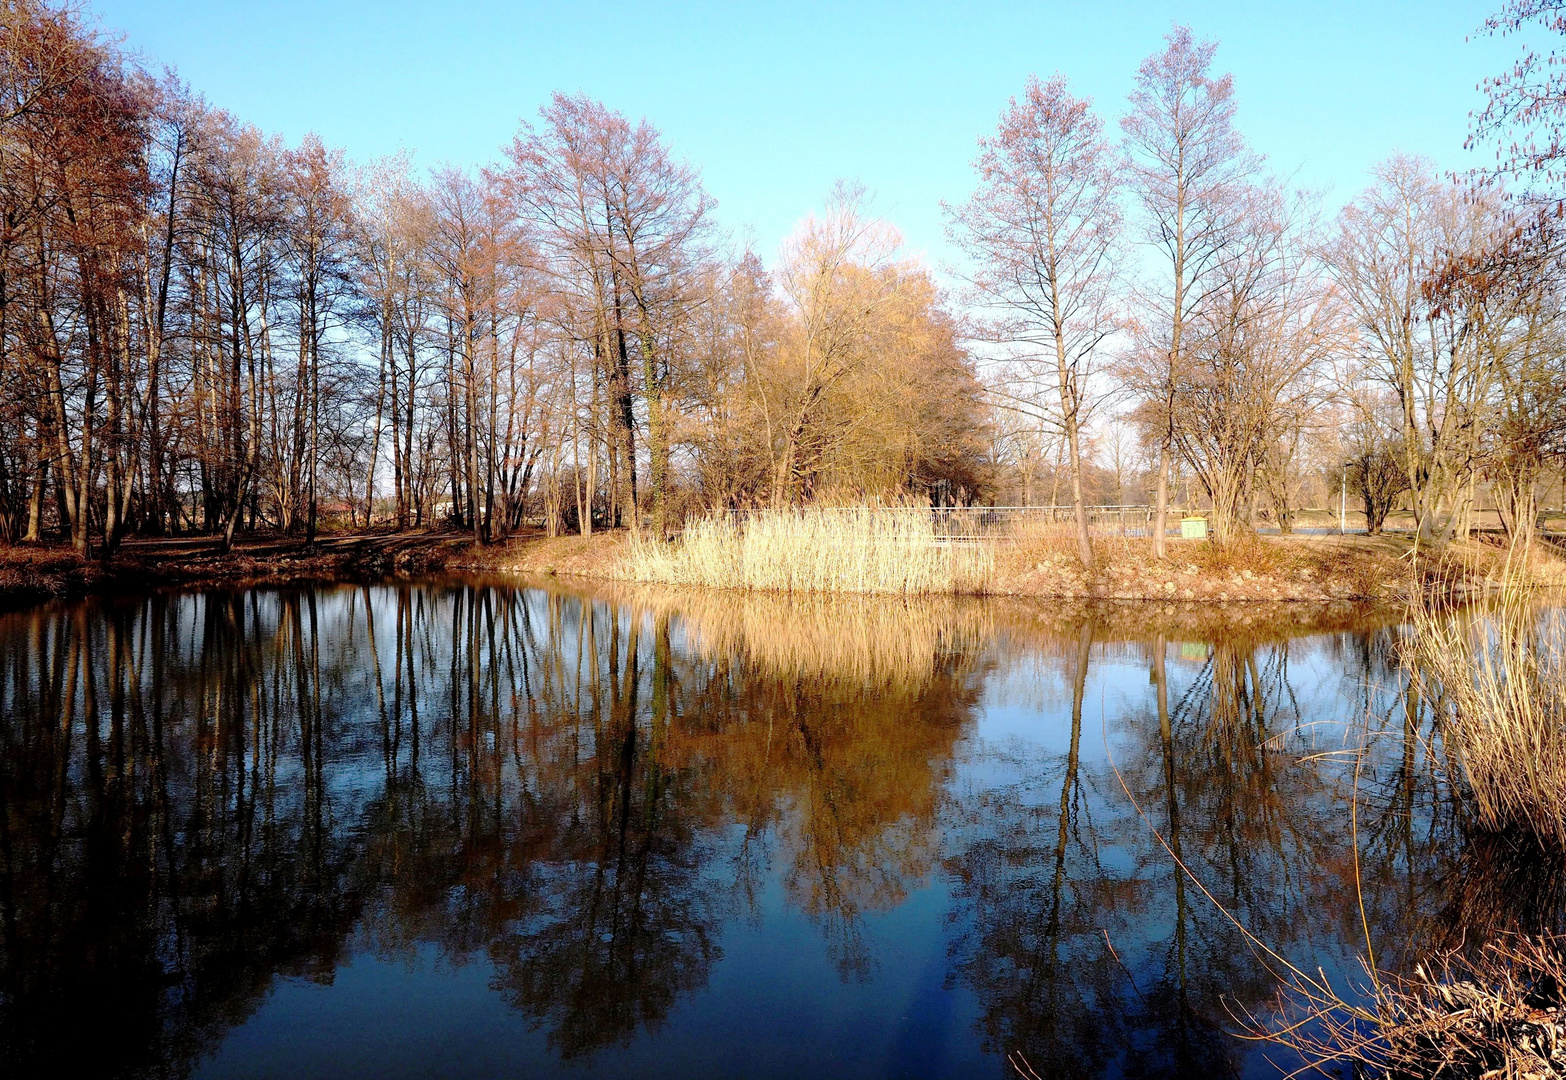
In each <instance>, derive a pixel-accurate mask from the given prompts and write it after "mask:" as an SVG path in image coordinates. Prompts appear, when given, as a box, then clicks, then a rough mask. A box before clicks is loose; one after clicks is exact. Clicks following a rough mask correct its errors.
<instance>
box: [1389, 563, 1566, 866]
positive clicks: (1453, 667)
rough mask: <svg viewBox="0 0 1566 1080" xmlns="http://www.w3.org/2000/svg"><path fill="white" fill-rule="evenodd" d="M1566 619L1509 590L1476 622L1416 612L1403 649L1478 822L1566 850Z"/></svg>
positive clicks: (1518, 592)
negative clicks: (1409, 641)
mask: <svg viewBox="0 0 1566 1080" xmlns="http://www.w3.org/2000/svg"><path fill="white" fill-rule="evenodd" d="M1563 646H1566V619H1563V618H1562V616H1561V612H1560V610H1559V609H1555V610H1552V611H1550V612H1549V613H1548V614H1541V613H1540V612H1539V609H1538V608H1537V607H1536V605H1535V604H1534V603H1533V601H1532V598H1531V597H1530V595H1529V594H1528V593H1527V592H1525V591H1523V590H1520V589H1507V590H1504V591H1503V592H1502V594H1501V597H1500V600H1499V601H1498V603H1497V604H1496V605H1495V606H1494V607H1493V608H1491V609H1489V610H1487V611H1485V612H1483V613H1481V614H1480V615H1478V616H1477V617H1465V616H1463V615H1454V614H1443V613H1441V612H1439V611H1433V610H1430V609H1425V608H1421V609H1419V610H1418V611H1416V613H1415V619H1414V636H1413V644H1412V648H1411V649H1410V650H1409V664H1410V668H1411V674H1412V677H1413V679H1414V680H1415V681H1416V684H1417V685H1419V686H1420V687H1421V689H1422V690H1423V691H1424V692H1425V693H1426V694H1427V696H1428V697H1429V698H1430V699H1431V700H1432V701H1434V702H1435V703H1436V706H1437V708H1438V710H1439V712H1440V722H1441V731H1442V735H1443V739H1444V743H1445V746H1446V748H1447V752H1448V754H1449V755H1450V756H1451V758H1452V761H1453V763H1454V765H1455V766H1456V767H1457V768H1458V769H1459V770H1460V771H1461V775H1462V776H1463V778H1464V780H1465V781H1466V787H1467V790H1468V792H1469V794H1470V795H1471V797H1472V799H1473V804H1474V808H1475V810H1476V812H1477V815H1478V818H1479V821H1480V824H1481V825H1483V826H1484V827H1485V828H1488V829H1495V830H1501V829H1515V828H1523V829H1528V830H1531V831H1532V832H1533V834H1534V835H1535V836H1537V837H1538V838H1539V840H1540V841H1541V843H1543V844H1545V845H1546V846H1548V847H1550V848H1552V849H1555V850H1566V647H1563Z"/></svg>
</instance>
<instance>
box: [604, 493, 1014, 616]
mask: <svg viewBox="0 0 1566 1080" xmlns="http://www.w3.org/2000/svg"><path fill="white" fill-rule="evenodd" d="M994 568H995V552H994V549H993V547H992V546H991V545H989V544H985V543H948V542H945V541H943V540H941V539H940V538H939V537H937V536H936V535H935V530H934V528H933V526H932V524H931V521H930V518H929V516H928V515H926V514H920V513H887V512H881V511H876V510H870V509H831V508H811V509H805V510H784V511H775V512H760V513H757V514H755V515H752V516H750V517H748V518H746V519H745V520H743V521H735V520H732V519H730V518H728V517H724V516H721V515H719V516H710V517H706V518H701V519H699V520H697V521H695V522H692V523H691V524H689V525H687V526H686V528H685V532H684V535H683V536H681V537H680V539H678V540H676V541H674V542H672V543H661V542H659V541H657V540H652V539H647V538H638V539H633V540H632V542H631V543H630V544H629V545H628V550H627V552H626V556H625V559H624V561H623V563H622V564H621V569H622V571H623V572H624V574H625V576H627V577H628V578H630V579H631V580H634V581H644V582H656V583H659V584H665V585H699V586H708V587H712V588H719V589H744V590H752V591H764V592H780V593H880V594H892V595H905V596H906V595H931V594H941V593H947V594H951V593H983V592H985V591H987V588H988V586H989V582H990V578H991V576H992V575H993V573H994Z"/></svg>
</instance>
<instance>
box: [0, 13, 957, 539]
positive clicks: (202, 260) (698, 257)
mask: <svg viewBox="0 0 1566 1080" xmlns="http://www.w3.org/2000/svg"><path fill="white" fill-rule="evenodd" d="M4 17H5V20H6V21H5V25H4V27H3V30H0V32H3V34H4V40H3V47H0V78H3V80H4V88H3V94H4V103H3V105H0V201H3V206H0V213H3V214H4V219H5V231H4V234H3V238H0V411H3V417H4V423H3V425H0V538H3V539H5V540H18V539H24V540H33V539H39V538H41V537H42V536H43V535H45V534H46V533H47V532H48V531H50V530H58V531H59V532H60V533H62V534H64V535H68V536H69V537H70V539H71V540H72V542H73V543H74V544H75V546H76V547H77V548H78V549H79V550H82V551H86V550H87V549H88V547H89V546H90V545H94V544H96V545H100V546H101V550H103V551H105V552H107V551H112V550H113V548H114V546H115V545H116V544H117V543H118V542H119V540H120V539H121V538H122V537H123V536H124V535H126V533H127V532H129V531H132V530H137V531H143V532H148V533H161V532H167V531H171V530H202V531H207V532H219V533H221V534H223V535H224V536H225V538H227V539H228V540H231V539H232V537H233V535H234V533H235V532H236V530H238V529H241V528H243V529H255V528H262V527H272V528H279V529H283V530H290V531H292V530H302V531H303V532H304V533H305V534H306V535H307V536H308V537H309V538H311V539H312V540H313V538H314V535H315V531H316V528H317V523H318V520H319V519H320V517H321V515H322V514H323V513H328V512H330V513H331V514H333V515H334V516H336V517H338V518H347V519H348V520H350V521H352V522H354V523H368V522H369V521H370V520H371V518H372V516H373V515H374V514H375V513H376V512H377V508H378V507H380V508H382V509H383V510H384V512H385V514H386V515H387V516H389V517H390V518H391V519H392V520H394V521H395V523H396V525H397V526H399V527H408V526H417V525H429V524H433V523H436V522H438V521H450V522H452V523H454V524H456V525H458V526H460V527H462V528H465V529H470V530H471V531H472V532H473V535H474V536H475V538H476V539H478V540H480V541H487V540H489V539H492V538H496V537H500V536H504V535H506V534H507V533H508V532H509V531H511V530H513V529H515V528H517V527H518V526H519V525H521V524H522V523H523V521H524V520H528V519H534V520H537V519H542V520H543V521H544V522H545V523H546V525H547V526H548V527H549V528H550V529H551V530H554V529H557V528H560V527H562V526H564V525H567V524H569V525H574V526H576V527H579V528H581V529H582V530H583V531H590V530H591V528H592V527H593V524H594V522H595V521H597V522H599V523H608V524H627V525H629V526H631V527H633V528H635V527H637V526H638V525H639V524H640V523H641V522H642V520H643V518H644V517H648V516H650V520H651V523H652V527H653V528H654V529H655V530H657V531H659V532H662V531H664V530H665V529H666V528H667V527H668V525H669V522H670V520H671V517H670V515H671V514H674V513H678V512H680V511H682V510H683V508H684V507H685V506H686V505H689V504H691V503H693V502H699V503H702V504H707V505H713V504H718V505H742V504H744V505H751V504H767V505H774V506H780V505H788V504H792V503H797V502H800V501H804V500H809V499H812V498H818V497H821V496H822V495H823V494H825V493H828V492H833V491H843V492H848V493H852V494H854V495H863V494H879V493H907V492H922V493H927V494H933V495H935V496H936V497H938V498H958V499H971V498H973V497H975V496H976V495H977V494H978V492H979V488H980V485H981V463H982V459H983V455H984V450H985V448H984V445H983V441H982V440H983V435H984V424H983V420H982V407H981V401H980V387H979V385H978V383H977V381H976V379H975V377H974V373H973V370H972V367H971V365H970V362H969V359H968V357H967V354H966V353H965V352H964V351H963V350H962V349H961V348H960V347H959V344H958V340H959V334H958V328H957V323H956V320H955V319H954V318H953V316H952V315H951V314H950V312H949V311H948V310H947V309H946V307H945V305H944V301H943V298H942V296H941V293H940V291H939V290H938V289H937V288H936V286H935V284H934V282H933V281H932V279H931V278H930V276H929V274H928V273H927V272H926V271H925V270H924V269H922V268H921V267H920V266H918V265H917V264H916V263H914V262H912V261H910V260H908V259H905V258H902V257H901V256H900V255H899V252H898V246H899V241H898V238H897V237H896V235H895V234H894V233H893V232H892V231H891V230H890V229H889V228H888V227H887V226H885V225H884V224H881V223H879V222H876V221H874V220H873V219H871V218H870V217H869V216H868V215H867V214H866V213H865V211H864V209H863V196H862V193H860V192H857V191H854V190H851V189H841V190H838V191H837V192H835V193H834V194H833V196H832V198H831V200H830V202H829V204H828V206H827V208H826V210H825V212H824V213H822V214H820V215H817V216H813V217H811V218H809V219H807V220H806V221H805V222H804V223H803V224H802V226H801V227H800V229H799V231H798V233H797V235H796V236H795V237H794V238H793V239H792V240H791V241H790V244H789V246H788V248H787V250H786V251H785V252H784V253H783V257H782V259H781V261H780V263H779V265H778V267H777V268H776V270H775V271H774V272H772V273H769V272H768V271H767V270H765V269H764V268H763V266H762V264H761V262H760V260H759V259H757V258H756V257H755V256H754V255H753V254H750V253H748V252H740V253H738V254H734V253H731V252H728V251H727V250H726V249H725V245H724V243H723V238H722V237H721V236H720V235H719V234H718V231H717V230H716V228H715V226H714V224H713V221H712V216H711V209H712V205H713V204H712V200H711V198H710V197H709V196H708V195H707V194H706V192H705V191H704V190H703V189H702V187H701V184H700V181H699V179H698V178H697V176H696V174H695V173H694V172H693V171H692V170H691V169H690V168H688V167H687V166H685V165H683V164H682V163H680V162H679V161H677V160H676V159H675V158H674V157H673V156H672V155H671V154H670V153H669V151H668V149H667V148H666V147H665V146H664V144H663V142H662V140H661V139H660V137H659V135H658V133H657V132H656V131H655V130H654V129H653V128H652V127H651V126H650V125H648V124H647V123H645V122H642V123H633V122H631V121H629V120H627V119H626V118H625V117H624V116H621V115H619V114H617V113H615V112H612V111H610V110H608V109H606V108H605V107H603V106H602V105H600V104H598V103H596V102H593V101H591V100H588V99H586V98H580V97H565V96H557V97H556V98H555V99H554V100H553V101H552V102H551V103H550V105H548V106H547V107H546V108H544V109H543V110H542V112H541V116H540V120H539V122H538V123H537V124H536V125H523V127H522V128H521V130H520V131H519V132H518V133H517V135H516V137H515V139H514V140H513V141H512V143H511V144H510V146H509V147H507V148H506V150H505V154H504V157H503V160H502V162H501V163H500V164H499V165H497V166H495V167H493V168H488V169H483V170H479V171H477V172H470V171H464V170H459V169H446V170H440V171H437V172H435V173H434V174H433V175H431V176H430V177H429V178H428V179H420V178H418V177H416V176H415V174H414V170H413V169H412V167H411V165H410V163H409V161H408V160H407V159H406V158H405V157H404V158H394V159H391V160H386V161H380V162H376V163H374V164H372V165H370V166H368V167H364V168H354V167H351V166H350V165H349V164H348V163H346V162H345V161H344V159H343V157H342V155H341V154H340V153H337V152H334V151H330V150H328V149H327V148H326V147H324V146H323V145H322V144H321V143H320V142H319V140H316V139H314V138H306V139H305V140H304V141H303V142H302V143H301V144H300V145H299V146H297V147H289V146H286V145H284V144H283V143H282V142H281V141H280V140H278V139H275V138H268V137H266V136H264V135H262V134H261V133H260V132H258V131H256V130H255V129H253V128H251V127H248V126H246V125H244V124H242V123H241V122H239V121H238V120H236V119H234V118H233V117H231V116H229V115H228V114H226V113H224V112H222V111H220V110H216V109H213V108H211V107H210V106H208V105H206V104H205V103H204V102H203V101H201V100H200V99H199V98H197V97H195V96H193V95H192V94H191V93H190V92H189V91H187V90H186V89H185V88H184V87H182V86H181V85H180V84H179V83H178V82H177V81H175V80H174V79H172V78H164V79H162V80H156V79H153V78H152V77H151V76H149V75H148V74H147V73H146V72H144V71H143V70H142V69H141V68H139V67H138V66H137V65H135V64H134V63H132V62H131V61H130V60H129V59H128V58H127V57H126V56H124V55H122V54H121V53H119V52H117V51H116V50H115V49H114V48H112V47H111V46H110V45H108V44H107V43H105V42H104V41H102V40H100V39H98V38H96V37H94V36H93V35H92V34H91V33H89V32H88V31H87V30H86V29H85V28H84V27H83V25H82V24H81V22H79V21H78V20H77V19H76V18H75V17H73V15H72V14H70V13H69V12H65V11H61V10H56V9H53V8H51V7H49V6H47V5H45V4H42V3H36V2H22V3H14V4H8V5H6V6H5V7H4Z"/></svg>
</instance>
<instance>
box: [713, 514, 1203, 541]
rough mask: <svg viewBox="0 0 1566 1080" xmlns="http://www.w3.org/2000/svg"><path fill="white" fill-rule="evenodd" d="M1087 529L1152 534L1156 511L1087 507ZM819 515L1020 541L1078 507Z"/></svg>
mask: <svg viewBox="0 0 1566 1080" xmlns="http://www.w3.org/2000/svg"><path fill="white" fill-rule="evenodd" d="M1083 509H1085V510H1086V511H1087V517H1088V529H1089V531H1091V532H1092V533H1094V534H1095V535H1102V536H1126V537H1140V536H1151V535H1152V524H1153V517H1154V513H1155V510H1154V508H1153V507H1151V506H1146V505H1125V506H1120V505H1115V506H1108V505H1106V506H1088V507H1084V508H1083ZM723 513H724V514H725V515H726V516H727V517H728V518H729V520H730V521H732V522H734V523H735V524H739V523H741V522H744V521H747V520H749V519H750V518H752V517H755V516H757V515H762V514H768V513H771V511H769V510H766V509H756V510H748V509H745V510H726V511H724V512H723ZM811 513H815V514H833V513H841V514H845V515H847V514H863V513H873V514H908V515H928V517H929V519H930V523H931V525H932V526H933V527H934V529H935V534H936V536H937V537H939V538H941V539H943V540H990V539H1001V538H1006V537H1014V536H1018V535H1020V534H1022V533H1024V532H1026V531H1027V529H1028V528H1030V527H1037V526H1050V525H1058V526H1061V527H1063V528H1064V527H1069V526H1072V525H1073V524H1074V523H1075V521H1076V508H1075V507H1072V506H844V507H812V508H811ZM1183 513H1184V511H1183V509H1182V508H1179V507H1174V506H1171V507H1170V508H1169V527H1170V530H1171V531H1172V532H1175V533H1178V532H1179V529H1180V517H1181V516H1182V514H1183ZM1198 514H1200V512H1198Z"/></svg>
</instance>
